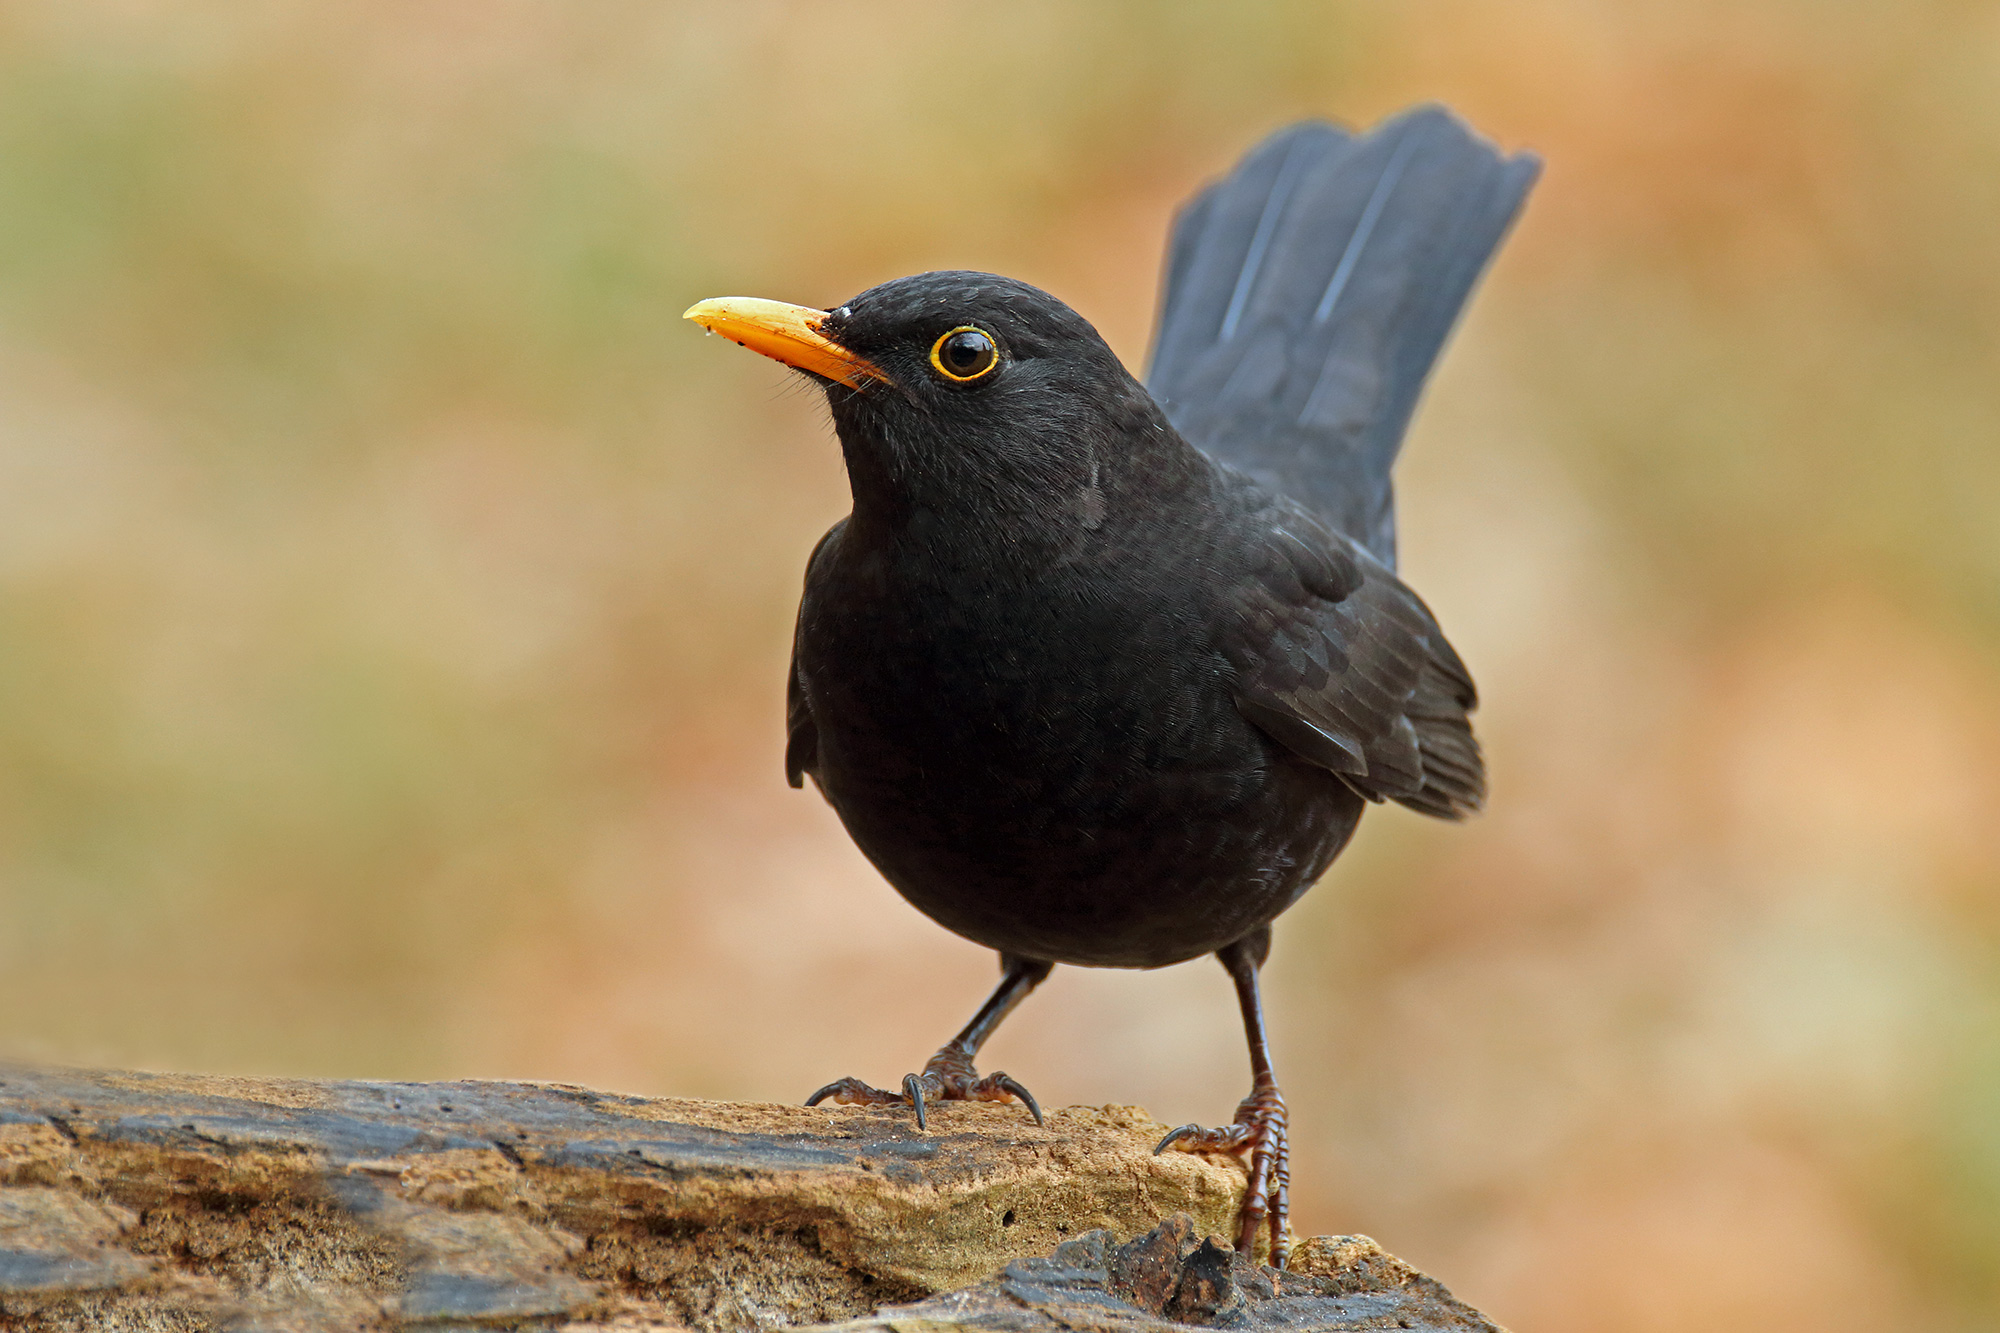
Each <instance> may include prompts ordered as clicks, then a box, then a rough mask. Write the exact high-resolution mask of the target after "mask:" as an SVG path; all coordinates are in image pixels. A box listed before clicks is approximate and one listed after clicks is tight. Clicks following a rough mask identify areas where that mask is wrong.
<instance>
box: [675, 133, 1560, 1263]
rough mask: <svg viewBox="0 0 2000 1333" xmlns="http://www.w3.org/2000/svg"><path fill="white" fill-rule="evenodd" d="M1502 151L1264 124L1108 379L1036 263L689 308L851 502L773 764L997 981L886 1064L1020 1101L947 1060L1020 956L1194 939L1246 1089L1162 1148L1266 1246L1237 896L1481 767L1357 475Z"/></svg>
mask: <svg viewBox="0 0 2000 1333" xmlns="http://www.w3.org/2000/svg"><path fill="white" fill-rule="evenodd" d="M1538 171H1539V164H1538V162H1537V161H1536V160H1535V159H1534V158H1533V157H1531V156H1529V155H1526V154H1521V155H1516V156H1512V157H1508V156H1503V155H1502V154H1501V153H1499V152H1498V151H1496V150H1495V149H1494V147H1493V146H1492V145H1490V144H1488V143H1487V142H1485V141H1484V140H1482V139H1480V138H1478V137H1477V136H1475V135H1474V134H1473V133H1472V132H1471V131H1469V130H1468V129H1467V128H1466V127H1465V126H1464V125H1463V124H1461V123H1460V122H1459V121H1458V120H1457V119H1455V118H1454V117H1453V116H1452V115H1451V114H1450V113H1448V112H1446V111H1445V110H1443V109H1442V108H1438V107H1423V108H1419V109H1417V110H1415V111H1412V112H1409V113H1406V114H1404V115H1403V116H1401V117H1398V118H1396V119H1394V120H1391V121H1389V122H1387V123H1385V124H1383V125H1381V126H1380V127H1378V128H1377V129H1375V130H1374V131H1372V132H1370V133H1367V134H1364V135H1356V134H1351V133H1349V132H1347V131H1345V130H1342V129H1339V128H1337V127H1335V126H1333V125H1330V124H1325V123H1321V122H1306V123H1302V124H1298V125H1294V126H1292V127H1290V128H1288V129H1285V130H1283V131H1281V132H1279V133H1278V134H1276V135H1274V136H1272V137H1271V138H1270V139H1268V140H1266V141H1265V142H1264V143H1263V144H1261V145H1260V146H1259V147H1257V148H1256V149H1255V150H1253V151H1252V152H1251V153H1250V154H1249V155H1248V156H1246V157H1245V158H1244V159H1243V161H1242V162H1241V163H1240V164H1239V165H1238V166H1237V167H1236V168H1235V170H1234V171H1232V172H1231V173H1230V174H1229V176H1228V177H1226V178H1225V179H1223V180H1221V181H1219V182H1217V183H1215V184H1213V185H1211V186H1209V187H1208V188H1207V189H1205V190H1203V191H1202V192H1201V193H1200V194H1198V195H1197V196H1195V198H1194V199H1193V200H1192V201H1190V202H1189V203H1188V204H1187V205H1186V206H1185V207H1184V208H1183V209H1182V210H1181V212H1180V214H1179V216H1178V218H1177V219H1176V221H1175V225H1174V229H1173V238H1172V243H1171V248H1170V253H1169V256H1168V260H1167V266H1166V278H1165V295H1164V299H1163V303H1162V306H1161V311H1160V317H1159V327H1158V331H1157V334H1156V337H1155V340H1154V346H1153V353H1152V364H1151V369H1150V371H1149V372H1148V374H1147V380H1146V384H1145V385H1143V386H1142V385H1141V384H1140V382H1139V381H1138V380H1136V379H1134V378H1133V377H1132V375H1131V374H1130V373H1129V372H1128V371H1127V370H1126V369H1125V367H1124V366H1123V365H1122V364H1121V363H1120V362H1119V360H1118V358H1117V356H1116V355H1114V354H1113V353H1112V351H1111V349H1110V348H1109V347H1108V346H1106V345H1105V343H1104V340H1103V339H1102V338H1100V337H1099V336H1098V334H1097V332H1096V330H1095V329H1093V328H1092V327H1091V326H1090V324H1089V323H1087V322H1086V321H1085V320H1084V319H1083V318H1082V317H1081V316H1080V315H1078V314H1077V313H1076V312H1075V311H1073V310H1071V309H1070V308H1069V307H1068V306H1066V305H1064V304H1063V303H1062V302H1061V301H1059V300H1057V299H1056V298H1055V297H1053V296H1050V295H1049V294H1047V293H1046V292H1043V291H1040V290H1038V289H1036V288H1034V287H1031V286H1029V285H1028V284H1027V283H1024V282H1017V281H1014V280H1012V279H1009V278H1004V277H997V276H994V275H992V274H988V273H972V272H946V273H924V274H919V275H917V276H915V277H908V278H900V279H897V280H896V281H893V282H887V283H884V284H882V285H881V286H878V287H874V288H871V289H870V290H868V291H866V292H863V293H862V294H861V295H859V296H856V297H855V298H853V299H852V300H850V301H847V302H845V303H843V304H841V305H839V306H837V307H835V308H833V309H831V310H818V309H809V308H806V307H801V306H792V305H785V304H781V303H779V302H775V301H762V300H753V299H748V298H737V297H726V298H721V299H717V300H710V301H703V302H701V303H700V304H698V305H696V306H695V307H694V308H693V309H691V310H689V311H688V312H687V317H688V318H689V319H692V320H695V321H697V322H698V323H700V324H702V325H703V326H705V327H706V328H708V329H710V330H711V331H713V332H716V333H720V334H722V335H723V336H725V337H727V338H730V339H732V340H734V341H736V342H738V343H741V344H742V345H744V346H745V347H749V348H751V349H752V350H754V351H758V352H761V353H763V354H765V355H766V356H770V357H774V358H776V359H777V360H779V361H782V362H784V363H786V364H787V365H790V366H793V367H795V368H797V369H799V370H801V371H804V372H805V373H806V374H807V375H809V376H811V377H812V379H813V380H814V381H815V382H816V383H818V384H819V385H821V386H822V387H824V389H825V391H826V396H827V402H828V404H829V406H830V408H831V412H832V417H833V424H834V428H835V431H836V432H837V433H838V435H839V438H840V447H841V451H842V454H843V455H844V458H845V461H846V466H847V475H848V481H849V485H850V488H851V490H852V493H853V510H852V512H851V513H850V514H849V515H848V516H847V517H846V518H845V519H843V520H842V521H841V522H839V523H837V524H835V525H834V527H833V529H832V531H830V532H828V533H827V534H826V536H825V537H824V538H822V539H821V541H820V543H819V545H818V547H817V548H816V549H815V550H814V551H813V553H812V556H811V558H810V559H809V560H808V562H807V568H806V578H805V593H804V597H803V599H802V600H801V602H800V605H799V613H798V621H797V627H796V631H795V635H794V639H793V649H792V670H791V675H790V681H789V696H790V698H789V734H790V740H789V744H788V745H787V747H786V752H785V769H786V773H787V775H788V776H789V778H790V780H791V783H792V785H793V786H795V787H796V786H799V785H801V783H802V782H803V780H804V779H805V778H806V777H811V778H812V779H813V780H814V782H815V783H816V784H817V785H818V786H819V789H820V791H821V792H822V793H824V795H825V796H826V799H827V800H828V801H829V802H831V803H832V805H833V807H834V809H835V810H836V811H838V812H839V815H840V818H841V820H842V822H843V823H844V824H845V825H846V827H847V830H848V832H849V833H850V834H851V835H852V836H853V838H854V841H855V842H856V843H857V844H859V846H860V848H861V850H862V851H863V852H864V853H865V854H866V855H867V856H868V858H869V860H871V861H872V862H874V864H875V865H876V867H877V868H878V869H880V871H881V872H882V874H883V875H884V876H885V877H886V878H887V879H888V881H889V882H890V883H891V884H892V885H894V886H895V887H896V889H897V890H898V891H899V892H901V893H902V895H903V896H904V897H905V898H906V899H908V900H909V901H910V902H911V903H912V904H914V905H915V906H916V907H917V908H918V909H919V910H921V911H923V912H924V913H926V914H927V915H929V916H930V917H931V918H932V919H933V920H935V921H937V922H938V923H939V924H941V925H943V926H945V927H946V928H948V929H950V930H953V931H956V932H957V933H958V934H960V935H963V936H965V937H966V938H967V939H970V940H974V941H977V942H978V943H980V944H983V945H986V946H987V947H989V948H992V949H995V950H997V951H998V952H999V954H1000V962H1001V968H1002V973H1003V976H1002V980H1001V982H1000V986H999V988H998V989H997V990H995V991H994V992H993V995H992V997H991V998H990V999H988V1000H987V1001H986V1003H985V1005H984V1006H983V1007H982V1008H981V1009H980V1010H979V1012H978V1013H977V1014H976V1015H975V1016H974V1017H973V1019H972V1021H971V1022H970V1023H969V1024H967V1025H966V1027H965V1029H964V1031H962V1032H960V1033H959V1034H958V1036H956V1037H955V1038H953V1039H952V1040H951V1041H950V1042H949V1043H948V1044H947V1045H945V1046H944V1048H943V1049H941V1050H940V1051H939V1052H938V1053H937V1054H936V1055H935V1056H934V1057H932V1058H931V1060H930V1061H929V1063H928V1064H926V1066H925V1067H924V1069H923V1071H922V1072H921V1073H917V1074H911V1075H909V1076H908V1077H906V1078H905V1079H904V1080H903V1082H902V1086H901V1087H900V1089H898V1090H895V1091H884V1090H881V1089H877V1088H874V1087H871V1086H869V1085H868V1084H865V1083H862V1082H859V1081H858V1080H855V1079H851V1078H846V1079H841V1080H839V1081H838V1082H835V1083H832V1084H829V1085H828V1086H826V1087H824V1088H822V1089H820V1090H819V1091H818V1092H817V1093H815V1094H813V1096H812V1098H811V1099H810V1100H809V1101H808V1102H807V1105H813V1104H816V1103H818V1102H820V1101H822V1100H826V1099H831V1100H833V1101H836V1102H845V1103H859V1104H864V1105H881V1104H909V1105H911V1106H913V1107H914V1109H915V1113H916V1120H917V1123H918V1125H919V1126H922V1125H924V1123H925V1113H924V1107H925V1103H926V1101H928V1100H933V1099H950V1098H971V1099H980V1100H1007V1099H1019V1100H1020V1101H1021V1102H1022V1103H1024V1104H1025V1105H1026V1107H1027V1109H1028V1111H1029V1112H1031V1113H1032V1114H1033V1115H1034V1117H1035V1120H1036V1121H1037V1122H1038V1123H1039V1122H1040V1121H1041V1109H1040V1107H1039V1106H1038V1105H1037V1104H1036V1102H1035V1099H1034V1098H1033V1097H1032V1096H1031V1095H1030V1094H1029V1093H1028V1090H1027V1089H1026V1088H1024V1087H1023V1086H1022V1085H1021V1084H1020V1083H1018V1082H1016V1081H1015V1080H1014V1079H1013V1078H1011V1077H1009V1076H1008V1075H1006V1074H1002V1073H991V1074H987V1075H985V1076H984V1077H981V1076H980V1075H979V1074H978V1072H977V1071H976V1070H975V1069H974V1067H973V1058H974V1056H975V1055H976V1054H977V1053H978V1051H979V1048H980V1046H981V1045H982V1044H983V1043H984V1042H985V1041H986V1039H987V1038H988V1037H989V1036H990V1035H991V1034H992V1032H993V1030H994V1028H995V1027H996V1026H998V1024H999V1023H1000V1021H1001V1020H1002V1019H1003V1018H1005V1017H1006V1016H1007V1014H1008V1013H1009V1012H1011V1011H1012V1010H1013V1009H1014V1007H1015V1006H1016V1005H1018V1004H1019V1003H1020V1002H1021V1000H1022V999H1023V998H1025V997H1026V996H1027V994H1028V992H1030V991H1031V990H1033V989H1034V988H1035V986H1036V985H1037V984H1039V983H1040V982H1041V981H1042V979H1043V978H1044V977H1046V976H1048V974H1049V971H1050V969H1051V968H1052V967H1053V966H1054V965H1055V964H1057V963H1073V964H1080V965H1083V966H1088V967H1137V968H1146V967H1164V966H1166V965H1168V964H1170V963H1178V962H1182V961H1183V960H1186V959H1190V958H1194V957H1197V956H1199V955H1201V954H1206V953H1213V954H1216V955H1217V956H1218V957H1219V958H1220V959H1221V961H1222V964H1223V966H1224V967H1225V968H1227V969H1228V972H1229V975H1230V976H1231V978H1233V979H1234V981H1235V984H1236V989H1237V994H1238V997H1239V999H1240V1001H1241V1005H1242V1010H1243V1022H1244V1027H1245V1029H1246V1033H1247V1036H1248V1040H1249V1045H1250V1063H1251V1072H1252V1086H1251V1092H1250V1095H1249V1097H1247V1098H1246V1099H1245V1100H1244V1101H1243V1102H1242V1104H1241V1105H1240V1106H1239V1107H1238V1108H1237V1112H1236V1116H1235V1119H1234V1121H1233V1122H1232V1123H1231V1124H1229V1125H1227V1126H1224V1127H1222V1128H1220V1129H1203V1128H1200V1127H1198V1126H1193V1125H1189V1126H1184V1127H1182V1128H1180V1129H1176V1130H1174V1131H1173V1132H1172V1133H1171V1134H1169V1135H1168V1136H1167V1137H1166V1139H1165V1140H1163V1141H1162V1143H1161V1144H1160V1150H1161V1151H1164V1150H1165V1149H1166V1148H1168V1147H1170V1146H1178V1147H1180V1148H1182V1149H1188V1150H1194V1151H1210V1152H1231V1153H1238V1154H1243V1153H1247V1154H1248V1156H1249V1162H1248V1177H1249V1178H1248V1184H1247V1187H1246V1190H1245V1195H1244V1200H1243V1204H1242V1209H1241V1214H1240V1218H1239V1222H1238V1231H1237V1236H1236V1243H1237V1246H1238V1248H1239V1249H1241V1250H1243V1251H1244V1252H1246V1253H1248V1252H1249V1251H1250V1250H1251V1248H1252V1246H1253V1245H1254V1243H1255V1242H1256V1240H1257V1238H1258V1235H1259V1231H1260V1228H1261V1227H1264V1226H1268V1229H1269V1234H1270V1255H1271V1259H1272V1262H1274V1263H1277V1264H1280V1265H1282V1263H1283V1262H1284V1257H1285V1250H1286V1248H1287V1238H1288V1235H1289V1233H1288V1230H1287V1226H1286V1214H1287V1183H1288V1168H1287V1148H1286V1113H1285V1103H1284V1099H1283V1098H1282V1097H1281V1095H1280V1094H1279V1091H1278V1085H1277V1081H1276V1078H1275V1076H1274V1075H1273V1073H1272V1068H1271V1061H1270V1056H1269V1051H1268V1045H1267V1041H1266V1037H1265V1030H1264V1019H1263V1013H1262V1009H1261V1005H1260V1002H1259V998H1258V985H1257V974H1258V969H1259V967H1260V966H1261V965H1262V963H1263V961H1264V958H1265V956H1266V954H1267V952H1268V951H1269V948H1270V941H1271V921H1272V919H1273V918H1274V917H1276V916H1277V915H1278V914H1279V913H1281V912H1283V911H1284V910H1285V909H1286V908H1287V907H1289V906H1291V905H1292V903H1293V902H1295V901H1297V899H1298V898H1299V896H1300V895H1301V894H1303V893H1304V892H1305V891H1306V889H1307V888H1309V887H1310V886H1311V885H1312V884H1313V882H1314V881H1315V880H1317V879H1318V878H1319V877H1320V875H1321V874H1322V872H1324V871H1325V870H1326V868H1327V866H1328V864H1329V863H1330V862H1332V860H1333V859H1334V857H1335V856H1336V855H1337V854H1338V853H1339V852H1340V850H1341V848H1342V846H1344V845H1345V844H1346V842H1347V840H1348V837H1349V835H1350V834H1352V833H1353V831H1354V827H1355V824H1356V822H1357V821H1358V820H1359V819H1360V816H1361V812H1362V810H1363V808H1364V807H1365V805H1366V804H1367V803H1368V802H1371V801H1375V802H1379V801H1383V800H1393V801H1398V802H1401V803H1402V804H1404V805H1406V806H1409V807H1410V808H1412V809H1415V810H1419V811H1422V812H1423V813H1425V814H1428V815H1436V816H1439V817H1442V818H1446V819H1458V818H1461V817H1463V816H1464V815H1466V814H1468V813H1470V812H1472V811H1475V810H1477V809H1478V808H1479V807H1480V805H1481V803H1482V801H1483V799H1484V795H1485V775H1484V767H1483V764H1482V761H1481V757H1480V751H1479V746H1478V743H1477V742H1476V741H1475V740H1474V738H1473V734H1472V728H1471V724H1470V721H1469V719H1468V715H1469V714H1470V713H1471V712H1472V710H1473V707H1474V705H1475V703H1476V695H1475V693H1474V689H1473V684H1472V678H1471V676H1470V674H1469V673H1468V672H1467V671H1466V668H1465V665H1464V663H1463V662H1461V661H1460V660H1459V657H1458V654H1457V653H1456V652H1454V651H1453V650H1452V647H1451V645H1450V644H1449V643H1447V642H1446V641H1445V637H1444V635H1443V633H1442V632H1441V631H1440V630H1439V628H1438V624H1437V621H1436V620H1435V619H1433V617H1432V615H1431V613H1430V611H1429V609H1428V608H1426V607H1425V605H1424V603H1423V602H1422V601H1421V600H1420V599H1419V598H1418V597H1417V595H1416V593H1414V592H1412V591H1411V590H1410V589H1409V588H1408V587H1407V586H1405V585H1404V584H1403V583H1402V582H1401V581H1400V580H1399V579H1398V578H1397V577H1396V574H1395V560H1396V551H1395V514H1394V509H1393V503H1392V497H1391V491H1390V481H1389V470H1390V465H1391V463H1392V462H1393V460H1394V458H1395V456H1396V451H1397V447H1398V445H1399V444H1400V442H1401V440H1402V436H1403V432H1404V428H1405V426H1406V425H1407V423H1408V421H1409V418H1410V415H1411V412H1412V410H1413V408H1414V406H1415V402H1416V398H1417V394H1418V391H1419V389H1420V388H1421V387H1422V384H1423V381H1424V379H1425V376H1426V375H1427V373H1428V372H1429V369H1430V366H1431V364H1432V362H1433V361H1434V360H1435V358H1436V356H1437V354H1438V350H1439V348H1440V346H1441V345H1442V343H1443V341H1444V338H1445V335H1446V334H1447V332H1448V331H1449V330H1450V328H1451V325H1452V324H1453V322H1454V320H1455V319H1456V317H1457V315H1458V312H1459V309H1460V307H1461V306H1462V305H1463V304H1464V302H1465V300H1466V297H1467V296H1468V294H1469V293H1470V291H1471V289H1472V285H1473V283H1474V282H1475V281H1476V279H1477V278H1478V276H1479V273H1480V271H1481V270H1482V268H1483V267H1484V266H1485V264H1486V261H1487V259H1488V257H1489V256H1490V255H1491V254H1492V252H1493V250H1494V249H1495V247H1496V246H1497V245H1498V244H1499V242H1500V239H1501V237H1502V236H1503V235H1504V233H1505V232H1506V230H1507V228H1508V226H1509V224H1510V223H1511V222H1512V220H1513V218H1514V216H1515V214H1516V213H1517V212H1518V210H1519V209H1520V206H1521V204H1522V201H1523V200H1524V198H1525V197H1526V195H1527V192H1528V189H1529V187H1530V186H1531V185H1532V184H1533V182H1534V179H1535V176H1536V174H1537V172H1538Z"/></svg>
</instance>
